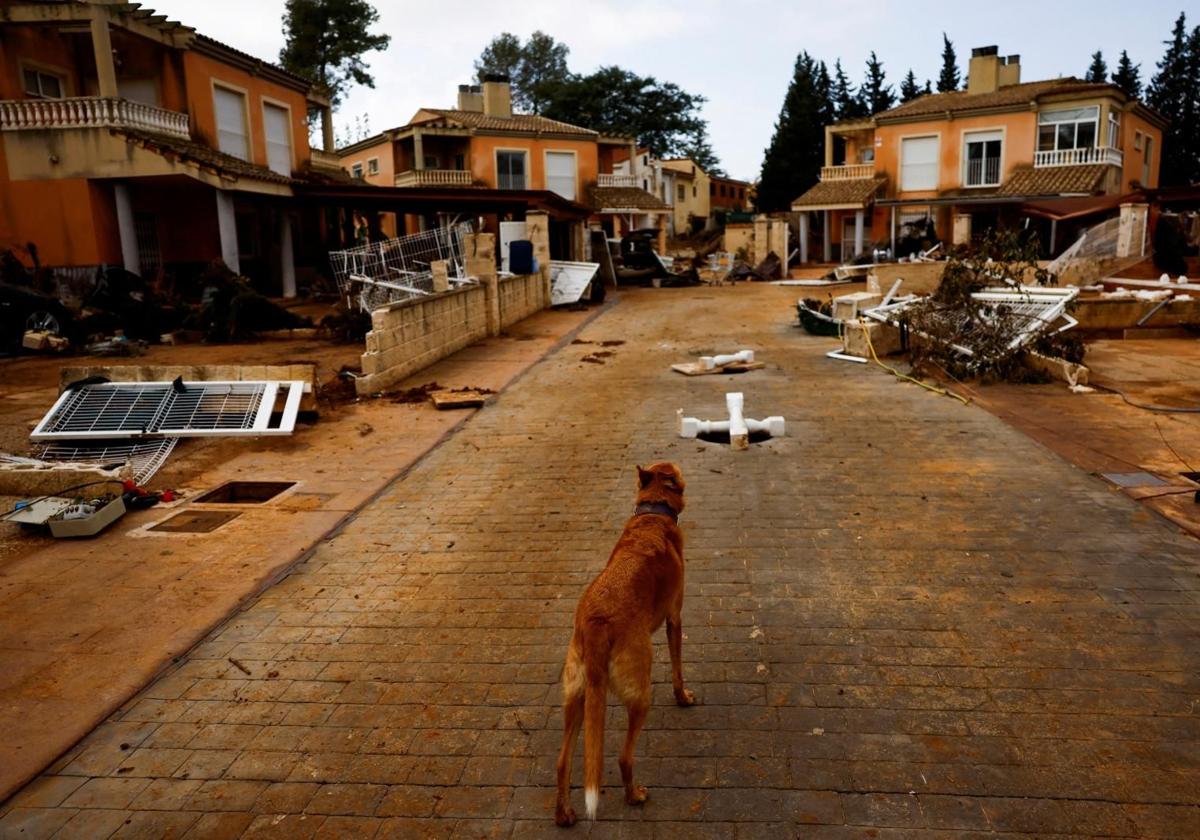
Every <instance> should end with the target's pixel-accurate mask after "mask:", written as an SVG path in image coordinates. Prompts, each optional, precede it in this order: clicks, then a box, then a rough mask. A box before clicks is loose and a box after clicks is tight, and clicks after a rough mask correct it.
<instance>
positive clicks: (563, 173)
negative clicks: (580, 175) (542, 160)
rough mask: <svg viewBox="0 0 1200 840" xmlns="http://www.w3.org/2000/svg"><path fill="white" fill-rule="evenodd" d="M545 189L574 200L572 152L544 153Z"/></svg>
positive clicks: (573, 162)
mask: <svg viewBox="0 0 1200 840" xmlns="http://www.w3.org/2000/svg"><path fill="white" fill-rule="evenodd" d="M546 189H548V190H550V192H555V193H558V194H559V195H561V196H562V197H563V198H565V199H567V200H569V201H574V200H575V153H574V152H546Z"/></svg>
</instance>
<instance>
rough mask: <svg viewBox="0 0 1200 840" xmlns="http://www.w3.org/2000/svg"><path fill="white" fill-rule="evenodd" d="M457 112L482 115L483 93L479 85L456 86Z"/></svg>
mask: <svg viewBox="0 0 1200 840" xmlns="http://www.w3.org/2000/svg"><path fill="white" fill-rule="evenodd" d="M458 110H460V111H474V112H475V113H477V114H481V113H483V92H482V90H480V87H479V85H459V86H458Z"/></svg>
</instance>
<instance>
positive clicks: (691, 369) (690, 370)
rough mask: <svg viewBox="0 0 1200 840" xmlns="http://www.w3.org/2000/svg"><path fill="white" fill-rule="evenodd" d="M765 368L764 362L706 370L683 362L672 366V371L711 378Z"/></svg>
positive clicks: (738, 363)
mask: <svg viewBox="0 0 1200 840" xmlns="http://www.w3.org/2000/svg"><path fill="white" fill-rule="evenodd" d="M765 367H766V364H765V363H764V362H734V363H733V364H728V365H725V366H724V367H718V368H713V369H712V370H705V369H704V368H703V367H701V366H700V363H699V362H683V363H681V364H677V365H671V370H673V371H675V372H676V373H682V374H683V375H684V376H711V375H713V374H714V373H746V372H747V371H751V370H761V369H762V368H765Z"/></svg>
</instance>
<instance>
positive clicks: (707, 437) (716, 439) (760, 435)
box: [696, 429, 771, 446]
mask: <svg viewBox="0 0 1200 840" xmlns="http://www.w3.org/2000/svg"><path fill="white" fill-rule="evenodd" d="M770 439H771V433H770V432H767V431H760V432H750V433H749V437H748V442H749V443H762V442H763V441H764V440H770ZM696 440H699V441H703V442H704V443H719V444H722V445H724V446H728V445H729V443H730V437H729V430H728V429H725V430H724V431H714V432H698V433H697V434H696Z"/></svg>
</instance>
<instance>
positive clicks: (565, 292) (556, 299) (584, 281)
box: [514, 243, 600, 306]
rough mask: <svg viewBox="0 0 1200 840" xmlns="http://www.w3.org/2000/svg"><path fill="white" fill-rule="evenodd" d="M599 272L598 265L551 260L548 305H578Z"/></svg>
mask: <svg viewBox="0 0 1200 840" xmlns="http://www.w3.org/2000/svg"><path fill="white" fill-rule="evenodd" d="M514 244H515V243H514ZM599 270H600V263H594V262H569V261H566V260H551V261H550V305H551V306H562V305H564V304H568V303H579V301H580V299H581V298H582V297H583V296H584V294H585V293H586V292H587V290H588V287H589V286H591V285H592V279H593V278H594V277H595V276H596V272H598V271H599Z"/></svg>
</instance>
